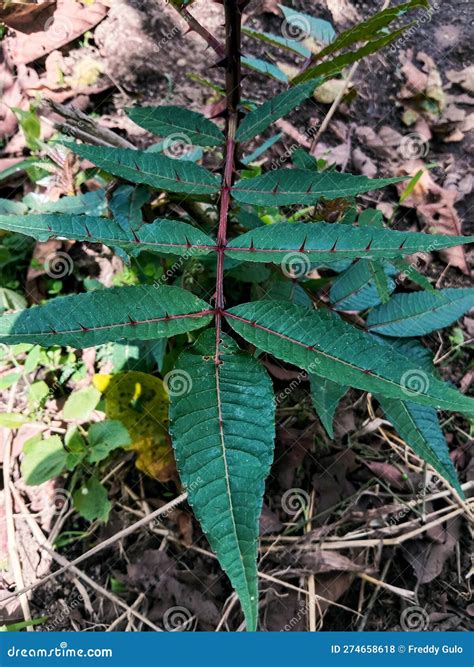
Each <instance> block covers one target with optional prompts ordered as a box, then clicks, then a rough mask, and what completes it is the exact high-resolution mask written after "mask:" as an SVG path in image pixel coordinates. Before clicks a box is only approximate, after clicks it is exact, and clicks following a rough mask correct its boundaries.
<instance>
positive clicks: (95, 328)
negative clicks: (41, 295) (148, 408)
mask: <svg viewBox="0 0 474 667" xmlns="http://www.w3.org/2000/svg"><path fill="white" fill-rule="evenodd" d="M211 319H212V316H211V315H210V314H209V306H208V305H207V303H205V302H204V301H202V300H201V299H198V298H197V297H196V296H194V295H193V294H191V293H190V292H187V291H186V290H183V289H181V288H179V287H167V286H159V287H155V286H154V285H138V286H136V287H112V288H110V289H105V290H100V291H97V292H89V293H86V294H76V295H74V296H64V297H58V298H56V299H53V300H52V301H49V302H48V303H47V304H45V305H44V306H33V307H32V308H28V309H26V310H20V311H18V312H17V313H13V314H12V315H3V316H2V317H0V343H7V344H14V343H37V344H38V345H44V346H45V347H48V346H51V345H71V346H72V347H76V348H84V347H92V346H93V345H102V344H103V343H108V342H109V341H115V340H118V339H120V338H130V339H132V340H148V339H154V338H165V337H169V336H174V335H176V334H179V333H184V332H186V331H192V330H193V329H199V328H201V327H203V326H206V325H207V324H209V322H210V321H211Z"/></svg>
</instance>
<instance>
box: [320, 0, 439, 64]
mask: <svg viewBox="0 0 474 667" xmlns="http://www.w3.org/2000/svg"><path fill="white" fill-rule="evenodd" d="M416 7H426V8H429V3H428V0H411V2H405V3H403V4H401V5H398V6H396V7H388V8H387V9H385V10H383V11H381V12H378V13H377V14H375V15H374V16H371V17H370V18H368V19H367V20H366V21H362V22H361V23H358V24H357V25H354V26H352V27H351V28H349V29H348V30H345V31H344V32H342V33H341V34H340V35H338V36H337V37H336V39H334V41H332V42H331V43H330V44H328V46H326V47H324V49H322V50H321V51H319V53H317V54H316V56H314V58H313V59H312V62H316V61H318V60H321V59H322V58H325V57H326V56H330V55H331V54H333V53H335V52H336V51H340V50H341V49H345V48H347V47H349V46H352V45H353V44H357V42H362V41H371V40H373V39H375V38H379V37H381V36H383V33H381V32H380V31H381V30H382V29H383V28H386V27H387V26H388V25H390V23H392V22H393V21H394V20H395V19H397V18H398V17H399V16H401V15H402V14H404V13H405V12H407V11H408V10H410V9H415V8H416Z"/></svg>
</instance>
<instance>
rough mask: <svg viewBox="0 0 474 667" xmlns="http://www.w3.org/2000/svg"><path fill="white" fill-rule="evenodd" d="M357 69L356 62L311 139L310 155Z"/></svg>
mask: <svg viewBox="0 0 474 667" xmlns="http://www.w3.org/2000/svg"><path fill="white" fill-rule="evenodd" d="M358 67H359V63H358V62H356V63H354V64H353V65H352V67H351V69H350V71H349V74H348V75H347V79H346V80H345V81H344V86H343V87H342V88H341V90H340V91H339V92H338V94H337V96H336V99H335V100H334V102H333V103H332V104H331V107H330V108H329V111H328V112H327V114H326V116H325V118H324V120H323V122H322V123H321V125H320V128H319V130H318V131H317V132H316V134H315V135H314V137H313V140H312V142H311V148H310V149H309V152H310V155H312V154H313V151H314V149H315V148H316V146H317V144H318V141H319V139H320V138H321V135H322V134H323V133H324V132H326V130H327V128H328V125H329V123H330V122H331V119H332V117H333V116H334V114H335V113H336V111H337V108H338V106H339V104H340V103H341V100H342V98H343V97H344V95H345V94H346V90H347V88H348V86H349V84H350V82H351V81H352V78H353V76H354V74H355V73H356V71H357V68H358Z"/></svg>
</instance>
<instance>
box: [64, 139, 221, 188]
mask: <svg viewBox="0 0 474 667" xmlns="http://www.w3.org/2000/svg"><path fill="white" fill-rule="evenodd" d="M66 145H67V147H68V148H70V149H71V150H72V151H73V152H74V153H76V155H79V157H82V158H84V159H86V160H90V161H91V162H92V163H93V164H95V165H97V167H100V168H101V169H104V170H105V171H107V172H109V174H113V175H114V176H119V177H120V178H124V179H126V180H127V181H131V182H132V183H144V184H146V185H151V186H152V187H154V188H157V189H162V190H168V191H169V192H183V193H188V194H192V195H212V194H215V193H216V192H217V191H218V190H219V185H220V178H219V177H218V176H216V175H215V174H211V172H210V171H208V170H207V169H204V167H200V166H199V165H197V164H194V162H189V161H187V160H173V159H172V158H169V157H166V156H165V155H161V154H159V153H149V152H145V151H136V150H133V149H131V148H105V147H103V146H88V145H86V144H73V143H69V142H68V143H67V144H66Z"/></svg>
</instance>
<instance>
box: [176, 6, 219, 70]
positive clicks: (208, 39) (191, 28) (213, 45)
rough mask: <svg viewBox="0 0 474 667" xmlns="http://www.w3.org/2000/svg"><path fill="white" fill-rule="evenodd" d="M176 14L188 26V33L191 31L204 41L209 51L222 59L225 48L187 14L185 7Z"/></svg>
mask: <svg viewBox="0 0 474 667" xmlns="http://www.w3.org/2000/svg"><path fill="white" fill-rule="evenodd" d="M178 12H179V13H180V15H181V16H182V17H183V19H184V20H185V21H186V23H187V24H188V26H189V30H188V32H192V31H194V32H196V33H197V34H198V35H200V36H201V37H202V38H203V39H204V40H205V41H206V43H207V45H208V46H210V47H211V49H213V50H214V51H215V52H216V53H217V55H218V56H219V58H224V56H225V48H224V46H223V45H222V44H221V43H220V42H219V40H218V39H216V38H215V37H214V35H213V34H211V33H210V32H209V30H208V29H207V28H205V27H204V26H203V25H201V23H199V21H198V20H197V19H195V18H194V16H193V15H192V14H190V13H189V12H188V10H187V9H186V7H181V8H180V9H178Z"/></svg>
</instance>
